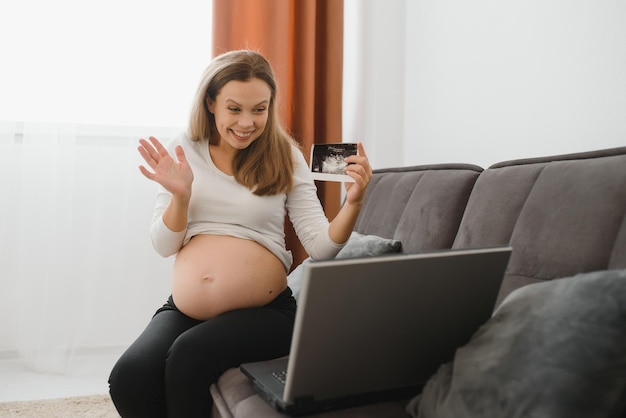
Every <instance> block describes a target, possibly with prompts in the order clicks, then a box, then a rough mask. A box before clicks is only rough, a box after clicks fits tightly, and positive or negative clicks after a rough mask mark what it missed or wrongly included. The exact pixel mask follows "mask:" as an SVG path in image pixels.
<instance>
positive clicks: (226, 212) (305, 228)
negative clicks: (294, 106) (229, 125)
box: [150, 134, 344, 271]
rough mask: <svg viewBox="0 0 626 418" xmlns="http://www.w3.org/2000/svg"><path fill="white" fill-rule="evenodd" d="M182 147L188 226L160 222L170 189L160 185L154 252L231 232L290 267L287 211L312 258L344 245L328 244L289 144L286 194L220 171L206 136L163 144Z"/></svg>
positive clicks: (304, 170) (305, 172)
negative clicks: (188, 172) (267, 192)
mask: <svg viewBox="0 0 626 418" xmlns="http://www.w3.org/2000/svg"><path fill="white" fill-rule="evenodd" d="M177 145H182V147H183V150H184V151H185V156H186V158H187V161H188V162H189V165H190V166H191V169H192V171H193V174H194V181H193V184H192V191H191V200H190V202H189V213H188V223H187V228H186V229H185V230H183V231H180V232H175V231H172V230H170V229H169V228H168V227H167V226H166V225H165V223H164V222H163V217H162V215H163V212H164V211H165V208H166V206H167V205H168V203H169V201H170V199H171V193H170V192H168V191H167V190H166V189H165V188H164V187H162V186H160V185H159V190H158V194H157V201H156V206H155V210H154V216H153V218H152V226H151V230H150V233H151V238H152V245H153V246H154V248H155V250H156V251H157V252H158V253H159V254H160V255H162V256H163V257H168V256H171V255H173V254H176V253H177V252H178V251H179V250H180V249H181V248H182V247H183V246H184V245H185V244H187V242H189V240H190V239H191V238H192V237H193V236H194V235H198V234H216V235H230V236H234V237H238V238H245V239H250V240H254V241H256V242H258V243H259V244H261V245H263V246H264V247H266V248H267V249H268V250H270V251H271V252H272V253H274V254H275V255H276V256H277V257H278V258H279V259H280V260H281V261H282V263H283V265H284V266H285V271H289V269H290V267H291V264H292V262H293V256H292V255H291V252H290V251H288V250H287V249H286V246H285V232H284V221H285V214H286V213H288V214H289V219H290V220H291V222H292V224H293V226H294V230H295V232H296V234H297V235H298V238H299V239H300V242H301V243H302V246H303V247H304V249H305V250H306V251H307V253H308V254H309V256H310V257H311V258H312V259H326V258H332V257H334V256H335V255H337V253H338V252H339V250H340V249H341V248H342V247H343V245H344V244H337V243H335V242H333V241H332V240H331V238H330V236H329V235H328V226H329V221H328V219H327V218H326V215H325V214H324V211H323V209H322V205H321V204H320V201H319V199H318V197H317V188H316V187H315V183H314V181H313V178H312V177H311V173H310V171H309V168H308V166H307V164H306V160H305V159H304V156H303V155H302V153H301V152H300V151H299V150H298V149H297V148H296V147H295V146H294V147H293V149H292V158H293V159H294V162H295V164H294V166H295V170H294V175H293V189H292V190H291V192H290V193H289V194H284V193H283V194H277V195H273V196H256V195H254V194H253V193H252V191H251V190H250V189H248V188H246V187H245V186H243V185H241V184H239V183H237V182H236V181H235V178H234V177H233V176H229V175H227V174H225V173H224V172H222V171H220V170H219V169H218V168H217V167H216V166H215V164H214V163H213V161H212V159H211V155H210V153H209V144H208V141H206V140H201V141H197V142H194V141H191V139H190V138H189V136H188V135H186V134H181V135H180V136H178V137H176V138H174V139H173V140H171V141H170V142H169V143H168V144H167V145H166V148H167V150H168V151H169V153H170V155H172V156H174V155H175V152H174V149H175V147H176V146H177Z"/></svg>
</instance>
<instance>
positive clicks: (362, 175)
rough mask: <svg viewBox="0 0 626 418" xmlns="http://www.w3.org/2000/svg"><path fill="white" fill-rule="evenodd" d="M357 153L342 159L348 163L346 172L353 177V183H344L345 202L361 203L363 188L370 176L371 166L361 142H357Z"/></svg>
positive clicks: (365, 187) (363, 196) (363, 193)
mask: <svg viewBox="0 0 626 418" xmlns="http://www.w3.org/2000/svg"><path fill="white" fill-rule="evenodd" d="M357 147H358V150H359V153H358V155H351V156H349V157H346V158H345V159H344V161H345V162H346V163H348V166H347V167H346V174H347V175H349V176H350V177H352V178H353V179H354V183H346V193H347V194H346V202H347V203H350V204H353V205H358V206H360V205H362V204H363V199H364V198H365V190H366V189H367V185H368V184H369V182H370V179H371V178H372V167H371V166H370V162H369V160H368V159H367V154H365V149H364V148H363V144H362V143H361V142H359V143H358V144H357Z"/></svg>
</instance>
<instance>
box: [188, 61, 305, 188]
mask: <svg viewBox="0 0 626 418" xmlns="http://www.w3.org/2000/svg"><path fill="white" fill-rule="evenodd" d="M253 78H258V79H260V80H263V81H265V82H266V83H267V85H268V86H269V88H270V91H271V97H270V104H269V107H268V118H267V123H266V125H265V129H264V131H263V133H262V134H261V136H260V137H259V138H258V139H257V140H255V141H254V142H252V144H250V146H248V147H247V148H246V149H243V150H240V151H239V152H238V153H237V154H236V156H235V160H234V161H233V172H234V177H235V180H236V181H237V182H238V183H240V184H242V185H244V186H246V187H248V188H249V189H251V190H253V192H254V194H256V195H259V196H267V195H275V194H279V193H288V192H289V191H290V190H291V188H292V186H293V184H292V183H293V182H292V177H293V171H294V162H293V158H292V146H293V145H296V146H297V143H296V142H295V140H293V138H292V137H291V136H290V135H289V134H288V133H287V131H286V130H285V129H284V128H283V126H282V125H281V123H280V118H279V116H278V110H277V107H276V81H275V79H274V73H273V71H272V67H271V65H270V63H269V62H268V61H267V60H266V59H265V57H263V56H262V55H261V54H259V53H258V52H255V51H249V50H239V51H230V52H226V53H224V54H222V55H219V56H217V57H216V58H214V59H213V61H212V62H211V64H209V66H208V67H207V69H206V70H205V71H204V74H203V75H202V78H201V81H200V86H199V87H198V91H197V93H196V96H195V98H194V102H193V107H192V110H191V116H190V118H189V136H190V138H191V140H192V141H200V140H203V139H205V138H206V139H208V141H209V144H217V143H218V140H219V134H218V132H217V126H216V124H215V116H214V115H213V114H212V113H211V112H210V111H209V109H208V107H207V99H209V100H211V101H215V100H216V98H217V95H218V94H219V92H220V90H221V89H222V87H224V85H226V83H228V82H229V81H233V80H237V81H249V80H251V79H253Z"/></svg>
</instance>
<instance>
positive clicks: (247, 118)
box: [238, 114, 254, 128]
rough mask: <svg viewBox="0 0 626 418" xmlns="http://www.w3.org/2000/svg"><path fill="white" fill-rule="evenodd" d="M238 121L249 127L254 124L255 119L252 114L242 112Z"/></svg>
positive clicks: (244, 126) (241, 124) (242, 125)
mask: <svg viewBox="0 0 626 418" xmlns="http://www.w3.org/2000/svg"><path fill="white" fill-rule="evenodd" d="M238 123H239V125H240V126H241V127H242V128H247V127H249V126H253V125H254V119H253V118H252V116H251V115H248V114H241V116H240V117H239V121H238Z"/></svg>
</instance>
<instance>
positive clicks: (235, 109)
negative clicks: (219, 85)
mask: <svg viewBox="0 0 626 418" xmlns="http://www.w3.org/2000/svg"><path fill="white" fill-rule="evenodd" d="M228 110H230V111H231V112H239V108H238V107H229V108H228Z"/></svg>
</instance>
